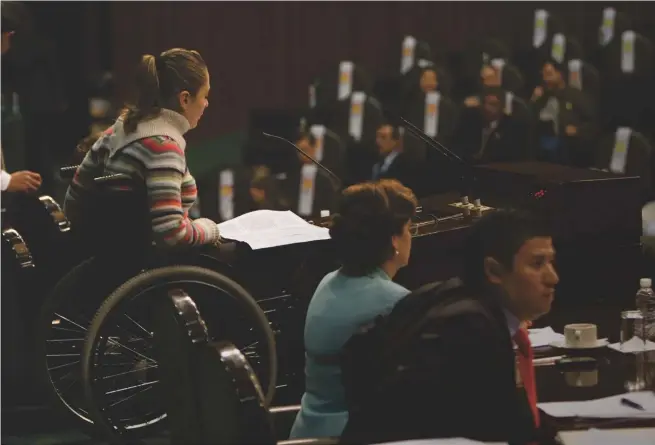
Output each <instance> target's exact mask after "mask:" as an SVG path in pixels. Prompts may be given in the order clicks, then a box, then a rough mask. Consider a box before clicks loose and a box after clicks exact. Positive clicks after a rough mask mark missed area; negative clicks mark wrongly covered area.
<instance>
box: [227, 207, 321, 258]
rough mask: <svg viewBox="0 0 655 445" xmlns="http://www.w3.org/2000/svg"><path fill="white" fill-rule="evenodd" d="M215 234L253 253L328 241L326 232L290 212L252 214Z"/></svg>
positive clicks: (270, 211)
mask: <svg viewBox="0 0 655 445" xmlns="http://www.w3.org/2000/svg"><path fill="white" fill-rule="evenodd" d="M218 230H219V231H220V233H221V236H222V237H223V238H227V239H231V240H235V241H241V242H244V243H246V244H248V245H249V246H250V248H251V249H253V250H258V249H267V248H270V247H277V246H285V245H288V244H297V243H307V242H311V241H319V240H325V239H330V232H329V230H328V229H327V228H325V227H318V226H314V225H312V224H309V223H308V222H307V221H305V220H304V219H302V218H301V217H300V216H298V215H296V214H295V213H293V212H292V211H290V210H287V211H276V210H255V211H254V212H250V213H246V214H245V215H241V216H239V217H237V218H234V219H231V220H229V221H225V222H222V223H220V224H218Z"/></svg>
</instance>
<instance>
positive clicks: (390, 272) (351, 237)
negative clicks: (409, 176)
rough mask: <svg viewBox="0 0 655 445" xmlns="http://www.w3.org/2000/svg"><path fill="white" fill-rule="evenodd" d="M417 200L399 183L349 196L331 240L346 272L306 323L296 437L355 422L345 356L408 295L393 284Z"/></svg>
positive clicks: (319, 293)
mask: <svg viewBox="0 0 655 445" xmlns="http://www.w3.org/2000/svg"><path fill="white" fill-rule="evenodd" d="M416 205H417V200H416V197H415V196H414V194H413V193H412V191H411V190H410V189H408V188H406V187H404V186H403V185H402V184H400V183H399V182H397V181H395V180H383V181H380V182H376V183H364V184H357V185H353V186H351V187H348V188H347V189H346V190H344V191H343V194H342V197H341V203H340V213H339V214H338V215H335V217H334V222H333V226H332V228H331V229H330V236H331V237H332V240H333V242H334V245H335V248H336V249H337V254H338V258H339V261H340V263H341V265H342V266H341V268H340V269H338V270H336V271H334V272H331V273H329V274H327V275H326V276H325V277H324V278H323V280H322V281H321V282H320V284H319V285H318V287H317V289H316V291H315V292H314V295H313V297H312V299H311V302H310V304H309V308H308V310H307V318H306V324H305V349H306V367H305V394H304V395H303V397H302V402H301V409H300V412H299V413H298V416H297V417H296V420H295V423H294V425H293V429H292V430H291V438H292V439H295V438H308V437H338V436H340V435H341V433H342V431H343V428H344V427H345V425H346V422H347V421H348V410H347V407H346V401H345V398H344V390H343V386H342V384H341V371H340V368H339V364H338V363H339V361H338V355H339V353H340V350H341V348H342V347H343V345H344V344H345V342H346V341H347V340H348V339H349V338H350V337H351V336H352V335H353V334H354V333H355V332H356V331H357V329H359V328H360V327H362V326H364V325H366V324H368V323H371V322H373V320H374V319H375V318H376V317H377V316H378V315H381V314H385V313H388V312H390V311H391V309H392V308H393V306H394V305H395V304H396V302H397V301H398V300H400V299H401V298H402V297H404V296H405V295H407V294H408V293H409V291H408V290H407V289H405V288H404V287H402V286H400V285H399V284H396V283H394V282H393V281H392V279H393V277H394V276H395V274H396V272H398V270H399V269H400V268H401V267H403V266H405V265H407V262H408V260H409V255H410V250H411V242H412V237H411V234H410V220H411V218H412V217H413V216H414V213H415V209H416Z"/></svg>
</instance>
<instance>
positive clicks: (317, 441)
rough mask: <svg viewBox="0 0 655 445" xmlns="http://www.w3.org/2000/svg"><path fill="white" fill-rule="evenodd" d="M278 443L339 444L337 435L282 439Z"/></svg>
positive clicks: (288, 444) (283, 444)
mask: <svg viewBox="0 0 655 445" xmlns="http://www.w3.org/2000/svg"><path fill="white" fill-rule="evenodd" d="M277 445H339V439H338V438H337V437H319V438H308V439H288V440H281V441H279V442H278V443H277Z"/></svg>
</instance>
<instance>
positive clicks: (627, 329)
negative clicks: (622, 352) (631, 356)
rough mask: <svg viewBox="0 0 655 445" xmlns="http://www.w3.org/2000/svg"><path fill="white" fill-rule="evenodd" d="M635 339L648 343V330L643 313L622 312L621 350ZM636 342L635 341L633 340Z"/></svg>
mask: <svg viewBox="0 0 655 445" xmlns="http://www.w3.org/2000/svg"><path fill="white" fill-rule="evenodd" d="M633 338H635V339H638V340H641V341H643V342H644V344H645V342H646V328H645V324H644V316H643V315H642V313H641V311H623V312H621V349H623V345H624V344H625V343H627V342H628V341H630V340H632V339H633ZM633 341H634V340H633Z"/></svg>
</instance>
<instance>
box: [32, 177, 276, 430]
mask: <svg viewBox="0 0 655 445" xmlns="http://www.w3.org/2000/svg"><path fill="white" fill-rule="evenodd" d="M95 183H96V189H97V190H96V191H97V192H98V195H97V199H94V205H95V206H96V208H94V209H93V212H90V215H89V216H90V218H89V219H88V220H87V221H84V222H83V224H79V225H77V226H74V227H73V228H72V230H73V232H74V237H73V238H75V241H76V242H77V243H78V245H80V249H79V250H80V252H86V254H87V255H88V258H87V259H86V260H84V261H82V262H81V263H79V264H78V265H77V266H75V267H74V268H73V269H72V270H71V271H70V272H69V273H67V274H66V275H65V276H64V277H63V278H62V279H61V280H60V281H59V282H58V283H57V284H56V285H55V287H54V288H53V290H52V292H51V293H50V295H49V297H48V299H47V301H46V303H45V304H44V307H43V310H42V313H41V317H40V324H39V329H40V332H39V338H40V341H39V345H38V351H39V356H40V357H42V358H43V361H42V363H41V365H40V368H41V372H42V374H43V377H44V378H45V379H46V381H47V382H48V383H49V387H50V389H51V392H52V393H53V396H55V398H56V399H57V400H58V404H59V406H63V407H64V408H65V411H66V412H68V413H69V415H70V417H71V418H73V419H74V420H76V423H77V426H78V427H80V428H81V429H83V430H84V431H85V432H87V433H88V434H90V435H92V436H93V435H98V433H99V432H101V433H102V434H103V435H104V436H108V437H110V438H111V439H112V440H114V441H116V442H123V443H126V442H132V441H135V440H138V439H139V438H143V437H146V436H149V435H152V434H154V432H156V431H157V430H160V429H161V428H163V425H164V424H165V422H164V420H165V419H166V412H165V411H164V410H163V409H161V403H160V400H161V397H162V395H161V389H160V388H159V387H160V385H159V384H158V378H157V375H158V364H157V360H156V359H155V358H154V357H153V355H152V353H151V351H152V347H153V334H152V329H151V328H150V323H151V322H152V315H153V314H152V311H151V308H152V307H153V305H155V304H156V302H157V301H158V299H160V298H162V296H165V295H166V293H167V292H168V291H170V290H171V289H184V290H185V291H186V292H191V293H194V294H196V295H198V297H197V302H198V304H199V305H200V306H201V307H202V308H203V311H204V312H205V313H207V314H208V317H207V326H208V330H209V331H208V332H209V333H210V334H211V335H212V337H214V338H218V339H223V340H230V341H232V342H234V343H237V344H238V345H239V346H240V347H241V348H242V350H243V351H244V352H245V353H246V354H247V355H248V356H249V359H250V360H251V362H252V363H253V367H254V369H255V371H256V372H257V373H258V375H259V378H260V379H261V380H262V381H263V382H264V388H265V396H266V397H265V399H266V402H267V403H270V402H271V400H272V398H273V395H274V393H275V388H276V381H277V355H276V346H275V339H274V334H273V332H272V330H271V327H270V326H269V320H268V319H267V317H266V315H265V314H264V311H263V310H262V309H261V308H260V306H259V304H258V303H257V301H256V300H255V299H254V298H253V297H252V295H251V293H249V292H248V291H247V290H246V289H245V288H244V287H242V286H240V285H239V284H237V282H236V281H239V279H240V277H239V276H238V275H239V274H238V273H236V272H235V271H234V270H233V269H232V268H231V266H230V265H229V264H228V261H227V260H226V259H224V258H225V257H229V254H230V247H231V246H230V245H229V244H228V245H224V246H222V248H221V249H216V248H212V249H207V250H204V251H203V249H184V250H180V251H161V250H158V249H157V248H156V247H154V246H153V243H152V240H151V228H150V218H149V215H148V214H147V206H146V200H145V190H144V187H142V186H140V185H139V184H135V183H134V181H132V180H131V179H130V178H127V177H125V176H122V175H115V176H110V177H100V178H96V180H95ZM235 280H236V281H235ZM158 388H159V389H158Z"/></svg>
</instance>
